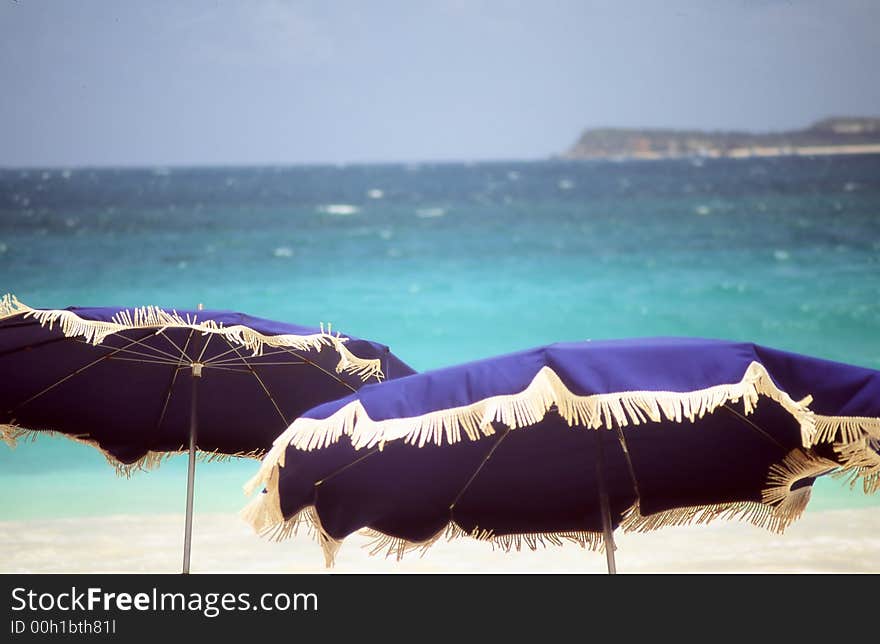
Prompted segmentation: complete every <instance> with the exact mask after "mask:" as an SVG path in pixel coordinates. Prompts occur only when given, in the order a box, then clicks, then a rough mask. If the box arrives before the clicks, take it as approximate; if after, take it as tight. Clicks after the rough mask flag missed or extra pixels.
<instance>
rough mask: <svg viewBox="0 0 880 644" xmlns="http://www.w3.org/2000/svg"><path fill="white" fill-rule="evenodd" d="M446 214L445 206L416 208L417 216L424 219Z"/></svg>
mask: <svg viewBox="0 0 880 644" xmlns="http://www.w3.org/2000/svg"><path fill="white" fill-rule="evenodd" d="M445 214H446V209H445V208H419V209H418V210H416V216H417V217H420V218H422V219H431V218H433V217H442V216H443V215H445Z"/></svg>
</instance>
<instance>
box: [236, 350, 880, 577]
mask: <svg viewBox="0 0 880 644" xmlns="http://www.w3.org/2000/svg"><path fill="white" fill-rule="evenodd" d="M878 452H880V372H878V371H874V370H871V369H866V368H862V367H858V366H854V365H848V364H842V363H837V362H831V361H827V360H822V359H819V358H814V357H809V356H804V355H798V354H794V353H788V352H785V351H779V350H776V349H772V348H768V347H762V346H758V345H755V344H750V343H742V342H725V341H721V340H705V339H688V338H652V339H633V340H617V341H602V342H579V343H565V344H553V345H549V346H543V347H538V348H534V349H531V350H528V351H522V352H518V353H513V354H509V355H503V356H499V357H494V358H490V359H486V360H480V361H477V362H471V363H468V364H463V365H458V366H453V367H449V368H445V369H439V370H435V371H428V372H423V373H420V374H416V375H411V376H408V377H404V378H401V379H398V380H394V381H389V382H385V383H381V384H375V385H372V384H371V385H367V386H365V387H363V388H361V389H360V390H358V391H357V392H356V393H353V394H351V395H349V396H347V397H345V398H342V399H340V400H337V401H334V402H330V403H326V404H323V405H320V406H318V407H315V408H314V409H311V410H309V411H307V412H305V413H304V414H302V415H301V416H300V417H299V418H297V420H295V421H294V422H293V423H292V424H291V426H290V427H289V428H288V429H287V431H285V432H284V433H283V434H282V435H281V436H279V438H278V439H277V440H276V441H275V444H274V447H273V448H272V449H271V451H270V452H269V453H268V454H267V455H266V456H265V457H264V459H263V462H262V464H261V467H260V469H259V472H258V473H257V475H256V476H255V477H254V478H253V479H252V480H251V481H250V482H249V483H248V484H247V485H246V488H245V489H246V491H247V492H249V493H253V492H255V491H257V490H261V491H262V492H261V493H260V494H259V495H257V496H256V497H255V499H254V500H253V501H252V502H251V503H250V504H249V505H248V506H247V507H246V508H245V510H244V511H243V515H244V516H245V518H246V519H247V520H248V521H249V522H250V523H251V524H252V525H253V526H254V528H255V529H256V530H257V531H258V532H260V533H261V534H263V535H266V536H270V537H273V538H276V539H281V538H285V537H287V536H290V535H291V534H294V533H295V532H296V530H297V529H298V527H300V526H307V527H309V528H311V529H312V530H314V532H315V533H316V534H317V536H318V538H319V540H320V542H321V544H322V546H323V547H324V551H325V556H326V559H327V562H328V565H331V564H332V561H333V557H334V554H335V552H336V550H337V549H338V547H339V546H340V544H341V542H342V540H343V539H344V538H345V537H347V536H348V535H350V534H352V533H353V532H355V531H359V530H362V529H364V530H366V531H368V532H369V533H371V534H372V535H373V536H374V537H375V542H374V551H376V552H378V551H382V550H384V551H386V552H387V553H389V554H396V555H397V556H401V555H402V554H403V553H404V552H406V551H408V550H410V549H413V548H426V547H428V546H430V545H431V544H432V543H434V542H435V541H437V540H438V539H440V538H443V537H448V538H451V537H455V536H461V535H469V536H473V537H476V538H478V539H485V540H488V541H492V542H494V543H495V544H497V545H500V546H501V547H503V548H507V549H509V548H516V549H520V548H521V547H522V546H523V545H525V546H528V547H531V548H533V549H534V548H536V547H537V546H538V545H539V544H559V543H562V542H563V541H571V542H575V543H578V544H580V545H581V546H584V547H589V548H591V549H597V550H598V549H602V548H603V547H604V550H605V553H606V557H607V559H608V568H609V572H614V571H615V568H616V564H615V561H614V541H613V532H614V530H615V529H617V528H619V527H622V528H623V529H624V530H627V531H646V530H653V529H657V528H660V527H662V526H668V525H684V524H689V523H705V522H709V521H711V520H714V519H717V518H728V519H732V518H738V519H742V520H746V521H749V522H751V523H752V524H754V525H757V526H762V527H764V528H767V529H769V530H772V531H776V532H782V531H783V530H784V529H785V527H786V526H788V525H789V524H790V523H791V522H792V521H794V520H795V519H797V518H798V517H799V516H800V515H801V514H802V513H803V511H804V510H805V508H806V505H807V502H808V500H809V498H810V491H811V486H812V484H813V482H814V481H815V479H816V478H817V477H818V476H822V475H826V474H833V475H839V476H845V477H850V479H851V481H852V483H854V484H855V483H856V482H859V483H861V484H862V485H863V486H864V489H865V491H866V492H875V491H876V490H877V489H878V487H880V484H878V483H880V454H878Z"/></svg>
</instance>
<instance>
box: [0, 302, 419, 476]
mask: <svg viewBox="0 0 880 644" xmlns="http://www.w3.org/2000/svg"><path fill="white" fill-rule="evenodd" d="M196 345H198V349H197V350H196ZM194 368H196V369H198V370H199V371H200V373H201V381H200V385H199V387H200V395H201V399H202V404H201V406H200V408H199V410H198V411H199V437H198V449H199V451H200V452H201V454H202V456H203V457H205V458H218V457H224V456H250V457H260V456H261V455H262V454H263V453H264V452H265V451H266V450H267V449H269V448H270V447H271V445H272V441H273V440H274V438H275V437H277V435H278V433H279V432H281V431H283V430H284V429H285V428H286V427H287V426H288V425H289V424H290V423H291V422H292V421H293V420H294V419H295V418H296V417H297V416H299V415H300V414H301V413H302V412H304V411H306V410H307V409H309V408H311V407H314V406H315V405H317V404H320V403H322V402H327V401H330V400H334V399H336V398H339V397H341V396H344V395H346V394H350V393H352V392H353V391H355V390H357V389H358V388H359V387H361V386H362V385H363V384H364V383H366V382H371V381H372V382H377V381H378V380H380V379H382V378H383V377H386V376H387V375H388V374H391V375H392V376H395V375H406V374H411V373H414V372H413V370H412V369H411V368H410V367H408V366H407V365H405V364H404V363H403V362H401V361H400V360H399V359H397V358H396V356H394V355H393V354H392V353H391V352H390V351H389V349H388V347H387V346H385V345H382V344H378V343H376V342H369V341H366V340H360V339H357V338H349V337H344V336H342V335H339V334H333V333H330V332H328V331H326V330H324V329H322V328H311V327H303V326H296V325H292V324H286V323H282V322H275V321H272V320H265V319H261V318H256V317H252V316H249V315H245V314H243V313H236V312H231V311H196V310H191V311H185V310H168V309H162V308H158V307H143V308H133V309H127V308H119V307H105V308H81V307H70V308H67V309H61V310H51V309H33V308H30V307H28V306H26V305H24V304H22V303H21V302H19V301H18V300H16V299H15V298H14V297H13V296H11V295H7V296H5V297H4V298H2V300H0V372H2V373H3V374H4V383H3V387H2V389H0V414H2V415H0V432H2V438H3V439H4V440H6V442H8V443H10V444H14V443H15V442H16V440H17V439H21V438H24V437H28V436H33V435H35V434H39V433H41V432H55V433H59V434H64V435H65V436H67V437H68V438H72V439H75V440H79V441H82V442H85V443H88V444H89V445H92V446H93V447H95V448H97V449H98V450H100V451H101V452H102V453H103V454H104V456H106V458H107V460H108V461H109V462H110V463H111V464H112V465H113V466H114V467H116V469H117V470H118V471H119V472H120V473H122V474H129V473H131V472H132V471H133V470H136V469H146V468H150V467H153V466H155V465H158V464H159V462H160V461H161V460H162V459H163V458H165V457H167V456H168V455H171V454H174V453H177V452H181V451H185V450H186V449H187V447H186V446H187V443H188V441H189V421H190V380H191V379H190V378H189V376H190V375H191V374H192V372H193V370H194ZM184 376H186V377H184Z"/></svg>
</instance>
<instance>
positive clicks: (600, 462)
mask: <svg viewBox="0 0 880 644" xmlns="http://www.w3.org/2000/svg"><path fill="white" fill-rule="evenodd" d="M593 431H594V432H595V433H596V478H597V479H598V482H599V507H600V509H601V511H602V531H603V533H604V539H605V561H606V562H607V564H608V574H609V575H614V574H617V564H616V563H615V561H614V530H613V529H612V528H611V504H610V503H609V502H608V489H607V488H606V486H605V454H604V451H603V449H602V435H601V434H600V433H599V432H601V431H602V430H601V429H596V430H593Z"/></svg>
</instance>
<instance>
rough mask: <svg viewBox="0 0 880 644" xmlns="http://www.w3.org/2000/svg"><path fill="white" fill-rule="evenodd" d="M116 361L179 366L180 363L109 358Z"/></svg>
mask: <svg viewBox="0 0 880 644" xmlns="http://www.w3.org/2000/svg"><path fill="white" fill-rule="evenodd" d="M109 359H110V360H113V361H114V362H137V363H138V364H160V365H163V366H166V367H167V366H169V365H170V366H174V367H176V366H178V365H179V363H177V362H171V361H170V360H144V359H143V358H109Z"/></svg>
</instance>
